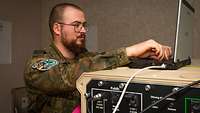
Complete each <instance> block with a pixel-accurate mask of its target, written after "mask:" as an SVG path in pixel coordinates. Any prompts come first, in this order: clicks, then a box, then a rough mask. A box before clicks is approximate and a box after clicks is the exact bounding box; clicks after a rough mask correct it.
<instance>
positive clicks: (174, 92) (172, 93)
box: [140, 80, 200, 113]
mask: <svg viewBox="0 0 200 113" xmlns="http://www.w3.org/2000/svg"><path fill="white" fill-rule="evenodd" d="M198 83H200V80H197V81H194V82H192V83H190V84H187V85H185V86H184V87H182V88H180V89H178V90H175V91H173V92H171V93H169V94H167V95H166V96H164V97H163V98H161V99H160V100H158V101H156V102H155V103H153V104H151V105H149V106H148V107H146V108H145V109H144V110H142V111H141V112H140V113H144V112H145V111H147V110H149V109H150V108H151V107H153V106H155V105H156V104H158V103H160V102H162V101H163V100H165V99H166V98H168V97H170V96H172V95H175V94H177V93H179V92H181V91H183V90H186V89H188V88H190V87H191V86H193V85H196V84H198Z"/></svg>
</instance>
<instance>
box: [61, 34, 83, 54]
mask: <svg viewBox="0 0 200 113" xmlns="http://www.w3.org/2000/svg"><path fill="white" fill-rule="evenodd" d="M85 41H86V40H85V34H84V33H81V34H80V36H78V37H76V39H75V40H70V41H69V40H67V37H66V36H64V34H63V33H62V36H61V43H62V44H63V45H64V46H65V47H66V48H67V49H69V50H70V51H71V52H73V53H74V54H75V55H78V54H80V53H82V52H83V51H85Z"/></svg>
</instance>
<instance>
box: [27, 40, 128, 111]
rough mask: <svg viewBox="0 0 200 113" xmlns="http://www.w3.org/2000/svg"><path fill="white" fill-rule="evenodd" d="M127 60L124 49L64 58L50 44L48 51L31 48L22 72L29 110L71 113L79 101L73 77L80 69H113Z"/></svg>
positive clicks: (83, 53) (77, 75)
mask: <svg viewBox="0 0 200 113" xmlns="http://www.w3.org/2000/svg"><path fill="white" fill-rule="evenodd" d="M127 63H129V60H128V57H127V56H126V53H125V48H120V49H117V50H113V51H110V52H104V53H91V52H88V51H86V50H84V51H83V52H82V53H80V54H79V55H78V56H76V58H75V59H73V60H69V59H66V58H65V57H64V56H63V55H62V54H61V52H60V51H59V50H58V49H57V48H56V46H55V45H54V44H53V43H51V44H50V46H49V49H47V50H37V51H34V53H33V55H32V57H31V58H30V59H29V60H28V61H27V63H26V66H25V72H24V80H25V84H26V86H27V88H28V94H29V99H30V103H29V106H28V109H29V112H30V113H71V112H72V110H73V107H75V106H76V105H77V104H78V103H80V94H79V93H78V91H77V89H76V80H77V79H78V77H79V76H80V75H81V74H82V73H83V72H88V71H96V70H102V69H112V68H115V67H118V66H121V65H125V64H127Z"/></svg>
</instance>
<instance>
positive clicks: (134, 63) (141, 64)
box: [126, 57, 191, 70]
mask: <svg viewBox="0 0 200 113" xmlns="http://www.w3.org/2000/svg"><path fill="white" fill-rule="evenodd" d="M130 61H131V62H130V63H129V64H127V65H126V66H127V67H129V68H139V69H140V68H145V67H148V66H160V65H162V64H165V65H166V68H156V69H161V70H177V69H179V68H181V67H184V66H186V65H190V64H191V58H190V57H188V58H187V59H185V60H181V61H177V62H174V61H173V59H170V60H164V61H158V60H154V59H140V58H134V59H130Z"/></svg>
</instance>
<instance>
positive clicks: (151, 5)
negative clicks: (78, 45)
mask: <svg viewBox="0 0 200 113" xmlns="http://www.w3.org/2000/svg"><path fill="white" fill-rule="evenodd" d="M191 1H192V0H191ZM59 2H70V3H75V4H77V5H80V6H81V7H82V8H83V9H84V10H85V12H86V14H87V18H88V22H89V24H90V26H93V27H95V28H96V29H97V33H96V35H97V37H96V38H97V40H98V41H97V45H96V46H97V48H98V50H99V51H104V50H109V49H114V48H118V47H121V46H127V45H131V44H134V43H137V42H140V41H143V40H147V39H149V38H153V39H155V40H157V41H159V42H161V43H163V44H167V45H169V46H172V47H173V46H174V43H173V42H174V40H175V28H176V13H177V0H123V2H122V0H115V1H113V0H78V1H74V0H59V1H56V0H52V1H49V0H43V2H42V11H43V13H42V19H43V23H45V24H47V20H48V14H49V11H50V8H51V7H52V6H53V5H54V4H56V3H59ZM193 4H194V8H195V9H196V14H195V26H194V37H193V42H194V43H193V57H195V58H197V57H198V58H200V53H199V52H198V48H200V45H199V42H200V38H199V35H200V30H199V29H198V28H199V26H200V20H199V19H198V18H199V17H200V15H199V12H200V9H199V8H200V0H193ZM42 30H43V32H42V36H43V37H42V46H44V47H45V46H46V45H48V42H47V41H46V40H49V37H50V35H49V31H48V26H46V25H44V24H43V27H42ZM96 35H94V36H96ZM91 38H92V37H91ZM94 44H95V43H94ZM94 47H95V46H94Z"/></svg>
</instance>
